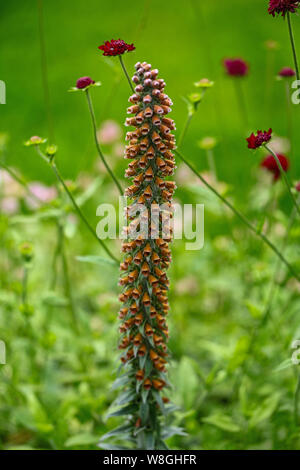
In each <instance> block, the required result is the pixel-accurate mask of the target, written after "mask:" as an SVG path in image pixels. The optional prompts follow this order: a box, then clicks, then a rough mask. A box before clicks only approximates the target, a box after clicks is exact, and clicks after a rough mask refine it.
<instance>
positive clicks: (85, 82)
mask: <svg viewBox="0 0 300 470" xmlns="http://www.w3.org/2000/svg"><path fill="white" fill-rule="evenodd" d="M94 83H95V80H92V79H91V78H90V77H80V78H78V80H77V82H76V88H78V90H83V89H84V88H86V87H87V86H90V85H93V84H94Z"/></svg>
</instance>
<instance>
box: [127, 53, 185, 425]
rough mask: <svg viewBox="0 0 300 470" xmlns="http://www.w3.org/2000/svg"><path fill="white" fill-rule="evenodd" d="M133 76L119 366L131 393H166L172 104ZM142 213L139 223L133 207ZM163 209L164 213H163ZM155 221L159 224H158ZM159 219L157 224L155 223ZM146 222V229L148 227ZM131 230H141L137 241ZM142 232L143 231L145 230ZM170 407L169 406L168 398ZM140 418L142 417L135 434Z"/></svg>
mask: <svg viewBox="0 0 300 470" xmlns="http://www.w3.org/2000/svg"><path fill="white" fill-rule="evenodd" d="M135 69H136V73H135V74H134V76H133V79H132V80H133V82H134V83H135V85H136V86H135V94H133V95H132V96H131V97H130V98H129V101H130V103H132V106H130V107H129V108H128V114H133V117H129V118H127V119H126V123H125V125H126V126H133V127H135V129H134V130H133V131H130V132H128V133H127V135H126V140H127V141H128V143H129V145H128V146H127V147H126V150H125V158H126V159H129V160H131V161H130V163H129V165H128V169H127V170H126V174H125V176H126V177H127V178H132V179H133V184H132V185H130V186H129V187H128V188H127V189H126V192H125V195H126V196H128V197H129V198H130V199H131V201H132V202H131V204H130V206H129V207H127V209H126V213H127V217H128V225H127V226H126V227H125V233H126V237H127V238H126V239H125V240H124V242H123V246H122V251H123V252H124V253H125V257H124V261H123V262H122V263H121V266H120V268H121V271H122V274H121V278H120V284H121V285H122V286H123V292H122V293H121V295H120V297H119V300H120V301H121V302H123V306H122V308H121V310H120V312H119V317H120V319H121V326H120V332H121V340H120V344H119V348H120V349H121V350H122V355H121V361H122V362H123V363H124V364H126V366H128V365H130V367H129V368H130V371H131V372H130V373H131V378H132V383H133V387H134V389H135V390H136V389H139V390H140V391H142V390H146V391H147V390H148V391H149V393H151V390H157V391H160V390H161V389H163V388H164V387H165V386H166V385H167V380H166V376H165V372H166V363H167V360H166V358H167V356H168V352H167V346H166V343H167V341H168V334H169V333H168V327H167V324H166V315H167V313H168V310H169V303H168V296H167V293H168V287H169V280H168V278H167V275H166V269H167V268H168V266H169V264H170V262H171V252H170V249H169V243H170V241H171V238H172V228H170V226H169V224H168V228H167V230H166V227H165V225H164V224H163V223H162V218H163V216H164V215H167V216H169V219H170V218H172V216H173V206H172V197H173V193H174V190H175V189H176V186H175V182H174V181H171V180H169V179H166V178H168V177H169V176H171V175H172V174H173V172H174V169H175V159H174V154H173V153H172V150H173V149H174V148H175V138H174V135H173V134H172V133H171V131H172V130H174V129H175V125H174V121H173V120H172V119H169V118H168V117H167V114H168V113H169V112H170V111H171V108H170V106H171V105H172V102H171V100H170V98H169V97H168V96H167V95H166V94H165V93H164V88H165V82H164V80H162V79H159V78H158V70H156V69H152V68H151V65H150V64H148V63H146V62H143V63H140V62H138V63H137V64H136V65H135ZM140 205H142V207H143V208H145V212H143V213H142V214H141V213H139V216H138V217H136V207H141V206H140ZM162 208H163V209H162ZM153 215H154V217H153ZM155 215H156V217H155ZM143 218H144V219H146V222H147V224H146V228H145V227H143V224H142V221H143ZM132 227H134V228H136V227H138V228H139V232H138V234H137V235H136V236H135V237H134V238H132V236H131V229H132ZM142 227H143V228H142ZM164 400H165V401H167V398H164ZM139 423H140V418H139V417H137V424H136V425H137V426H139Z"/></svg>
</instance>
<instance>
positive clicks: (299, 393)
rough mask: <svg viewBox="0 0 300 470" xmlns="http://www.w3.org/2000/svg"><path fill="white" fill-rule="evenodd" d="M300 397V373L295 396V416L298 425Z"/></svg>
mask: <svg viewBox="0 0 300 470" xmlns="http://www.w3.org/2000/svg"><path fill="white" fill-rule="evenodd" d="M299 399H300V374H299V375H298V381H297V386H296V390H295V398H294V418H295V424H296V425H298V419H299Z"/></svg>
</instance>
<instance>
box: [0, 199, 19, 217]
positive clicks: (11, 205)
mask: <svg viewBox="0 0 300 470" xmlns="http://www.w3.org/2000/svg"><path fill="white" fill-rule="evenodd" d="M0 208H1V212H3V214H7V215H13V214H16V213H17V212H18V210H19V201H18V199H16V198H15V197H11V196H8V197H4V198H3V199H2V200H1V201H0Z"/></svg>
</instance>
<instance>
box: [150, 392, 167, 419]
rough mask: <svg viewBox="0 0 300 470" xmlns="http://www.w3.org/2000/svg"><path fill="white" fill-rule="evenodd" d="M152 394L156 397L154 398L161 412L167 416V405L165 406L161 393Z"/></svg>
mask: <svg viewBox="0 0 300 470" xmlns="http://www.w3.org/2000/svg"><path fill="white" fill-rule="evenodd" d="M152 394H153V396H154V398H155V400H156V403H157V404H158V406H159V408H160V410H161V412H162V413H163V414H165V405H164V402H163V400H162V398H161V395H160V393H159V392H157V391H153V392H152Z"/></svg>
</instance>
